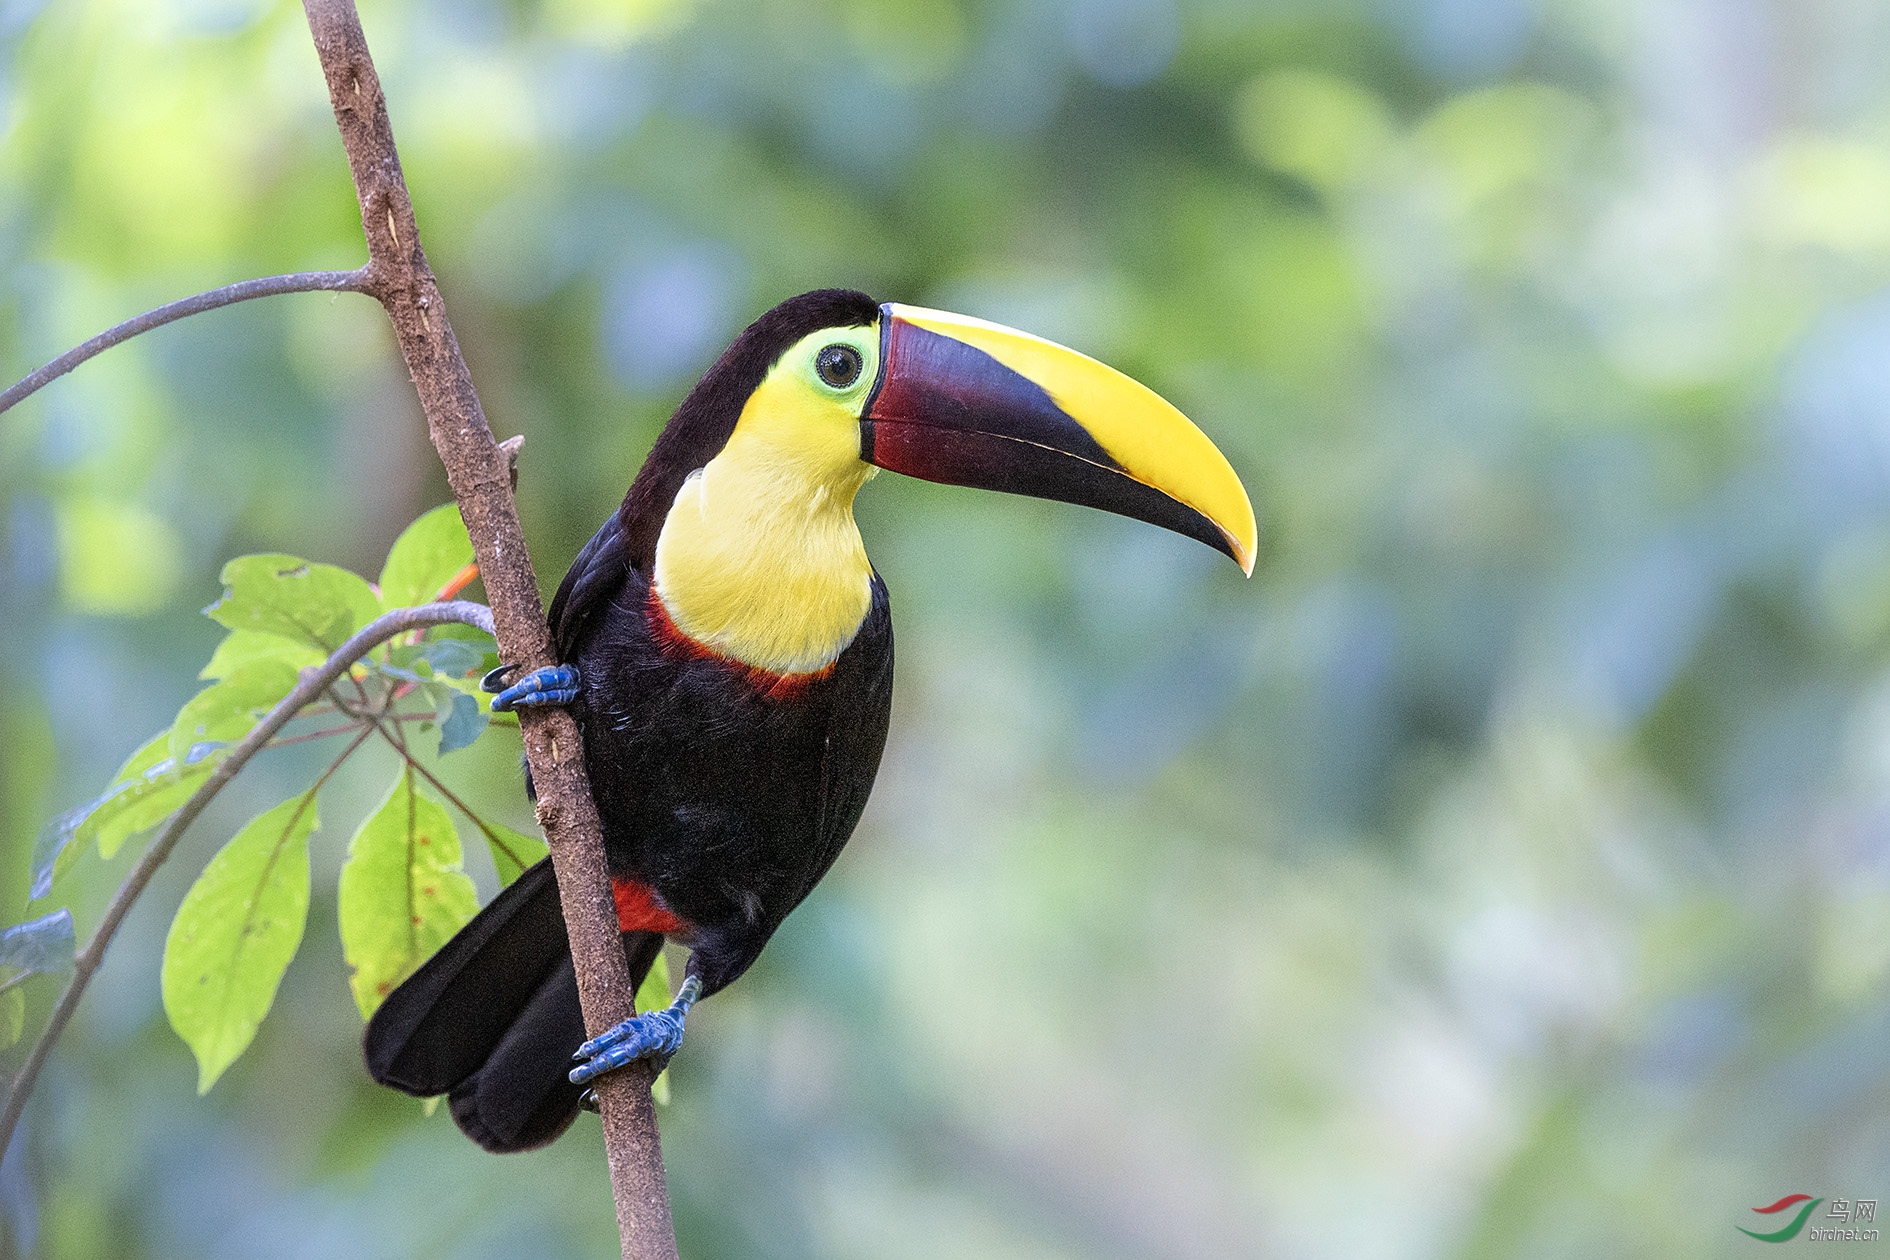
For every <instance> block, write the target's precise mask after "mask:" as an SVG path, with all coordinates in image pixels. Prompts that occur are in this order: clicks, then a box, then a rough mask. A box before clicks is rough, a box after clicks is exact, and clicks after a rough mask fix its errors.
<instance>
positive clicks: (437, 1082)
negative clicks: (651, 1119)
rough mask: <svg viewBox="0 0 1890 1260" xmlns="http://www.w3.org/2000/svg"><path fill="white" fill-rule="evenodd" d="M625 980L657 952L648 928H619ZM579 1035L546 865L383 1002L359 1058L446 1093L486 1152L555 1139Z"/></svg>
mask: <svg viewBox="0 0 1890 1260" xmlns="http://www.w3.org/2000/svg"><path fill="white" fill-rule="evenodd" d="M623 943H624V950H625V953H626V955H627V959H626V961H628V962H629V963H630V972H631V983H632V984H641V983H642V981H643V977H644V976H645V975H646V974H648V972H649V970H650V967H651V966H652V965H653V964H654V963H655V961H656V956H657V955H658V954H659V953H660V952H661V951H662V948H663V938H662V936H661V935H659V934H657V933H654V932H626V933H624V937H623ZM583 1040H584V1018H583V1015H582V1013H581V1012H580V1010H579V1008H578V993H577V979H576V976H575V975H574V973H573V971H572V966H571V951H570V948H569V945H568V943H567V941H566V939H565V933H564V914H563V909H562V907H561V905H560V904H559V901H558V885H557V881H556V880H555V879H554V878H553V877H552V872H551V863H550V862H549V861H544V862H540V863H538V864H537V865H536V866H533V867H532V868H531V869H530V870H528V871H526V872H525V873H524V874H522V875H520V876H519V877H518V878H517V879H516V880H514V881H513V882H512V884H511V885H510V886H509V887H507V888H506V889H505V890H503V891H502V892H500V894H499V895H498V896H497V897H495V898H493V900H492V904H490V905H488V906H487V907H486V908H485V909H483V910H481V911H480V912H479V913H478V914H477V915H475V916H474V917H473V920H472V922H470V923H468V924H467V925H466V926H465V927H464V928H461V929H460V931H459V934H458V935H457V936H455V937H454V938H453V939H452V940H450V941H448V942H447V943H446V944H445V945H444V946H442V947H441V949H440V951H439V952H438V953H437V954H435V955H434V956H433V957H432V958H430V959H428V960H427V962H426V963H425V964H423V965H422V966H421V967H420V969H419V970H418V971H416V972H414V973H413V975H411V976H409V977H408V978H407V980H406V981H405V983H403V984H402V985H401V986H400V987H399V988H397V989H395V990H394V991H393V992H392V993H390V994H388V996H387V1000H386V1001H385V1002H383V1003H382V1004H381V1007H380V1009H379V1010H377V1011H376V1012H375V1013H374V1017H373V1018H372V1019H371V1020H369V1021H368V1027H367V1037H366V1055H367V1067H368V1072H369V1074H370V1075H372V1076H373V1077H374V1079H375V1080H377V1081H379V1082H380V1083H381V1084H383V1085H389V1086H392V1087H393V1088H395V1089H398V1090H402V1091H404V1092H406V1093H409V1094H413V1095H416V1096H418V1097H422V1098H427V1097H432V1096H434V1095H437V1094H448V1095H450V1100H449V1101H450V1104H451V1106H452V1111H453V1119H454V1120H455V1121H457V1122H458V1124H459V1127H460V1128H461V1129H462V1130H464V1131H465V1133H466V1135H467V1136H468V1137H470V1138H472V1139H473V1140H474V1141H475V1142H478V1143H479V1145H481V1146H483V1147H485V1148H486V1149H487V1150H489V1151H522V1150H529V1149H530V1148H532V1147H534V1146H542V1145H544V1144H545V1143H546V1142H549V1141H551V1140H552V1139H553V1138H555V1137H557V1136H558V1135H559V1134H560V1133H562V1132H564V1130H565V1128H566V1127H567V1126H568V1125H569V1124H570V1123H571V1121H572V1119H573V1118H575V1117H576V1115H577V1112H578V1098H579V1097H580V1096H581V1095H582V1094H583V1092H584V1091H583V1087H582V1086H578V1085H573V1084H571V1082H570V1081H569V1080H568V1079H567V1077H566V1073H568V1072H569V1071H570V1068H571V1052H572V1051H573V1050H576V1049H577V1048H578V1046H579V1045H580V1044H581V1043H582V1042H583Z"/></svg>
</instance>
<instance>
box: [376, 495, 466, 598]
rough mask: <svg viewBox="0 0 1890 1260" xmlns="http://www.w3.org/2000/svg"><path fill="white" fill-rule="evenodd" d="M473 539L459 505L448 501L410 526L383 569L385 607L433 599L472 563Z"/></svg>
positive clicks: (382, 581) (382, 592)
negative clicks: (463, 520)
mask: <svg viewBox="0 0 1890 1260" xmlns="http://www.w3.org/2000/svg"><path fill="white" fill-rule="evenodd" d="M472 559H473V549H472V540H471V539H470V538H468V537H467V536H466V526H465V525H464V524H463V523H462V522H461V521H460V518H459V508H458V507H457V506H456V505H455V504H451V503H446V504H442V505H441V506H439V507H436V508H434V509H433V510H432V511H431V512H428V513H426V514H425V515H424V516H422V517H421V518H420V519H419V520H417V521H415V522H414V523H413V524H411V525H409V526H407V528H406V530H405V531H404V532H403V533H402V534H401V536H400V537H399V538H397V539H395V540H394V546H393V549H392V550H391V551H389V552H388V553H387V563H386V565H385V566H383V567H382V569H381V607H382V609H383V610H387V609H394V608H411V607H412V606H413V605H415V604H428V603H432V602H433V599H434V598H435V597H436V596H437V595H438V594H439V593H440V588H441V587H442V586H445V585H446V584H447V583H448V582H450V581H452V579H453V578H454V577H455V576H456V575H457V574H458V573H459V571H460V570H461V569H463V568H465V567H466V566H467V565H469V564H471V563H472Z"/></svg>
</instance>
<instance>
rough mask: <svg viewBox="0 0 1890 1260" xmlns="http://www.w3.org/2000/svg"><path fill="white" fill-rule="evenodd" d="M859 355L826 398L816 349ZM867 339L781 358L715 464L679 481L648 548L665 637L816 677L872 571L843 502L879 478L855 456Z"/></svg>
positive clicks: (870, 371) (848, 635)
mask: <svg viewBox="0 0 1890 1260" xmlns="http://www.w3.org/2000/svg"><path fill="white" fill-rule="evenodd" d="M836 341H844V342H846V344H849V345H852V346H854V347H855V348H856V349H858V350H859V351H861V353H862V355H863V356H864V359H865V365H864V368H863V370H862V371H861V372H860V376H859V381H858V382H856V383H855V384H854V385H853V386H852V387H850V388H848V389H845V390H836V389H834V388H832V387H830V386H827V385H826V384H825V383H824V382H822V381H821V380H820V379H819V378H818V377H817V376H815V375H814V373H813V370H812V366H811V365H812V361H813V355H814V354H815V352H817V351H818V350H819V349H820V348H821V347H822V346H826V345H829V344H831V343H833V342H836ZM878 357H879V340H878V334H877V333H876V332H875V331H874V330H873V329H871V328H858V329H844V330H836V329H830V330H827V331H825V332H821V333H816V334H814V335H813V336H810V337H808V338H806V339H804V340H803V341H801V342H800V343H798V344H797V345H795V346H794V347H793V348H792V349H790V350H789V351H788V352H787V353H786V354H784V355H782V357H781V360H780V361H779V362H778V363H777V364H776V366H775V368H774V369H773V370H772V371H771V372H770V373H769V374H768V376H767V378H766V379H764V380H763V381H762V383H761V385H760V386H759V387H758V388H757V389H756V390H755V392H754V394H753V395H751V396H750V398H749V399H748V402H747V404H746V405H745V406H744V407H743V408H742V414H741V418H740V419H739V420H738V421H737V422H736V425H735V432H734V433H733V434H732V435H731V436H730V438H729V440H728V445H727V446H725V447H723V448H722V451H721V453H720V454H718V455H717V456H716V457H715V458H714V459H712V460H710V461H709V462H708V464H707V466H705V467H704V468H702V469H701V470H700V471H698V472H694V473H691V474H690V476H689V479H688V480H687V481H685V482H684V483H683V487H682V489H681V490H680V491H679V492H678V493H677V495H676V502H675V503H674V504H673V505H672V506H671V507H670V510H669V515H668V516H667V517H666V518H665V519H664V521H663V532H662V534H661V535H660V536H659V537H658V539H657V543H656V566H655V567H656V572H655V589H656V594H657V597H658V598H659V599H661V600H662V601H663V607H664V608H665V609H666V610H667V611H668V613H669V616H670V619H671V620H672V621H674V622H675V623H676V628H677V629H679V630H681V631H682V632H683V633H684V634H686V635H688V636H689V637H690V638H691V639H694V640H695V641H696V642H697V643H700V644H702V645H703V646H704V647H706V648H709V649H710V650H711V651H714V652H716V653H718V654H720V655H723V656H727V657H732V658H733V659H735V660H737V661H740V662H741V663H742V664H744V665H750V666H754V667H755V668H758V669H765V670H769V671H771V672H773V673H777V674H804V673H813V672H815V671H817V670H821V669H825V668H826V667H827V666H828V665H831V664H832V663H833V662H834V660H835V659H836V658H837V657H838V656H839V655H840V653H841V652H843V651H845V650H846V647H847V645H848V644H849V643H851V642H853V636H854V635H855V634H856V633H857V632H858V631H859V628H860V624H861V623H862V622H863V621H865V619H866V613H867V610H868V608H869V607H870V606H871V604H872V576H873V567H872V565H871V564H870V563H868V561H867V559H866V548H865V545H864V544H862V543H861V541H860V531H859V528H858V527H857V526H856V525H855V524H854V522H853V496H854V495H855V494H857V493H858V492H859V489H860V487H861V486H863V485H865V484H866V482H867V479H868V478H870V477H871V476H872V475H873V474H874V473H875V472H877V471H878V470H877V469H875V468H874V467H873V466H872V465H871V464H868V463H866V462H865V461H863V460H862V459H861V458H860V425H859V411H860V401H861V398H862V397H863V396H864V393H865V390H866V389H867V388H869V387H870V383H871V381H872V380H873V378H874V376H875V375H876V373H877V360H878Z"/></svg>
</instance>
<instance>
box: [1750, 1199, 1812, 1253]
mask: <svg viewBox="0 0 1890 1260" xmlns="http://www.w3.org/2000/svg"><path fill="white" fill-rule="evenodd" d="M1823 1202H1824V1200H1823V1199H1814V1198H1812V1197H1811V1196H1810V1195H1808V1194H1788V1195H1786V1196H1785V1197H1784V1198H1782V1199H1780V1200H1779V1201H1778V1202H1777V1203H1774V1204H1772V1205H1771V1206H1770V1207H1757V1208H1753V1209H1752V1210H1753V1211H1755V1212H1757V1213H1759V1214H1760V1215H1761V1216H1771V1215H1773V1214H1774V1213H1777V1212H1787V1211H1790V1210H1791V1209H1792V1208H1798V1214H1797V1215H1795V1216H1793V1217H1792V1219H1791V1220H1789V1221H1786V1223H1785V1224H1784V1225H1783V1226H1782V1227H1781V1228H1779V1229H1775V1230H1773V1231H1772V1232H1771V1233H1769V1234H1761V1233H1759V1232H1758V1231H1757V1230H1751V1229H1747V1228H1746V1227H1745V1226H1743V1225H1741V1226H1739V1227H1738V1229H1739V1232H1740V1233H1742V1234H1745V1235H1747V1236H1749V1237H1752V1238H1756V1239H1758V1240H1759V1241H1760V1242H1774V1243H1782V1242H1790V1241H1791V1240H1792V1239H1794V1238H1796V1237H1798V1231H1799V1230H1801V1229H1803V1228H1804V1227H1805V1222H1806V1221H1808V1220H1810V1219H1811V1214H1812V1212H1814V1211H1816V1210H1817V1207H1818V1205H1819V1204H1820V1203H1823ZM1800 1204H1803V1205H1804V1206H1802V1207H1800V1206H1799V1205H1800ZM1780 1219H1783V1218H1780Z"/></svg>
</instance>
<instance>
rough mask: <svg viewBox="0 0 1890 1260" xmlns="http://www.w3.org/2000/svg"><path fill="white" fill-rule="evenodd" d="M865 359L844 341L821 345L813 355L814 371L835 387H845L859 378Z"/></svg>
mask: <svg viewBox="0 0 1890 1260" xmlns="http://www.w3.org/2000/svg"><path fill="white" fill-rule="evenodd" d="M865 366H866V361H865V360H864V359H862V358H861V357H860V352H859V351H858V350H855V349H854V348H853V347H852V346H849V345H847V344H845V343H844V342H841V343H837V344H835V345H831V346H823V347H821V351H820V353H819V354H817V355H815V356H814V371H816V372H818V373H820V379H821V380H823V381H825V382H827V384H829V385H831V386H833V387H834V388H835V389H845V388H846V387H847V386H849V385H851V384H853V382H855V381H857V380H859V379H860V369H861V368H862V367H865Z"/></svg>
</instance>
